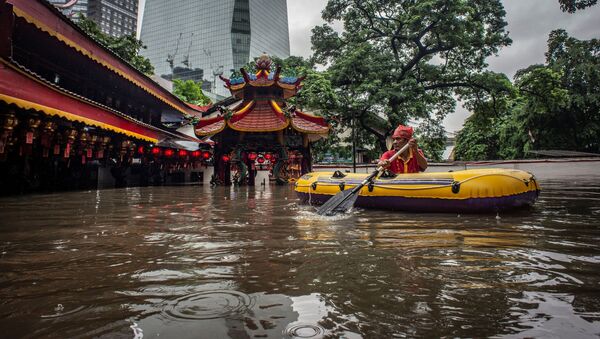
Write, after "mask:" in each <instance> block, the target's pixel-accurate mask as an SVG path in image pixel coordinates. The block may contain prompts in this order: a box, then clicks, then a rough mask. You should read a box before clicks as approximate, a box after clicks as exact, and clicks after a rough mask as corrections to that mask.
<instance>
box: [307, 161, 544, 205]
mask: <svg viewBox="0 0 600 339" xmlns="http://www.w3.org/2000/svg"><path fill="white" fill-rule="evenodd" d="M368 175H369V174H367V173H364V174H358V173H347V174H343V173H341V172H339V171H336V172H311V173H308V174H305V175H303V176H302V177H301V178H300V179H298V181H297V182H296V184H295V185H296V188H295V189H296V192H297V193H298V195H299V197H300V199H301V200H302V201H303V202H304V203H309V204H314V205H320V204H323V203H324V202H326V201H327V200H328V199H329V198H331V197H332V196H334V195H335V194H337V193H339V192H340V191H342V190H345V189H349V188H352V187H354V186H356V185H358V184H360V183H361V182H362V181H363V180H364V179H365V178H366V177H367V176H368ZM539 192H540V186H539V184H538V183H537V181H536V180H535V177H534V176H533V174H531V173H529V172H525V171H521V170H512V169H501V168H485V169H474V170H464V171H455V172H431V173H427V172H425V173H414V174H398V175H391V176H380V177H379V178H376V179H375V180H374V181H373V182H372V183H371V184H369V185H365V187H363V188H362V189H361V190H360V194H359V196H358V199H357V200H356V203H355V204H354V205H355V206H357V207H364V208H377V209H391V210H398V211H415V212H456V213H478V212H497V211H503V210H508V209H514V208H519V207H523V206H529V205H533V203H534V202H535V201H536V199H537V197H538V195H539Z"/></svg>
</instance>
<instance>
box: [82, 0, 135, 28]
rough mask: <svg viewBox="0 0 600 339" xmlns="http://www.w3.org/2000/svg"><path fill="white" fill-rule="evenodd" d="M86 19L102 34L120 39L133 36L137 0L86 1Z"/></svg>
mask: <svg viewBox="0 0 600 339" xmlns="http://www.w3.org/2000/svg"><path fill="white" fill-rule="evenodd" d="M88 3H89V5H88V17H89V18H90V19H92V20H94V22H96V23H97V24H98V26H99V27H100V29H101V30H102V32H104V33H106V34H108V35H112V36H114V37H120V36H123V35H131V34H133V35H135V33H136V29H137V13H138V0H88Z"/></svg>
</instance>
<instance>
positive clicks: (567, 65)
mask: <svg viewBox="0 0 600 339" xmlns="http://www.w3.org/2000/svg"><path fill="white" fill-rule="evenodd" d="M498 83H500V82H498ZM465 98H466V100H470V101H469V105H470V106H469V107H470V108H471V109H472V110H473V116H472V117H471V118H469V119H468V120H467V122H466V123H465V128H464V129H463V130H462V131H461V132H460V133H459V135H458V137H457V145H456V148H455V155H456V158H457V159H462V160H482V159H498V158H500V159H515V158H523V157H528V156H531V155H530V154H529V153H528V152H529V151H531V150H548V149H559V150H573V151H583V152H592V153H600V144H599V140H600V42H599V41H598V40H597V39H592V40H587V41H581V40H577V39H575V38H572V37H569V36H568V35H567V33H566V32H565V31H563V30H556V31H553V32H551V33H550V37H549V39H548V51H547V53H546V64H545V65H532V66H529V67H527V68H525V69H522V70H519V71H518V72H517V73H516V75H515V84H514V87H513V88H512V89H510V88H507V90H506V91H498V92H497V93H495V95H494V96H483V97H478V96H477V93H476V92H472V93H466V94H465Z"/></svg>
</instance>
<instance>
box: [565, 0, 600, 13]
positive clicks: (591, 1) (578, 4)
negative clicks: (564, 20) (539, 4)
mask: <svg viewBox="0 0 600 339" xmlns="http://www.w3.org/2000/svg"><path fill="white" fill-rule="evenodd" d="M558 2H559V3H560V9H562V11H563V12H569V13H575V11H577V10H578V9H584V8H587V7H591V6H594V5H595V4H596V3H598V0H558Z"/></svg>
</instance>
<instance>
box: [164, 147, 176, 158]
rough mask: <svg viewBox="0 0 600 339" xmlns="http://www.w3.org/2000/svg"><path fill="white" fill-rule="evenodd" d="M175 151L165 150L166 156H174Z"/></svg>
mask: <svg viewBox="0 0 600 339" xmlns="http://www.w3.org/2000/svg"><path fill="white" fill-rule="evenodd" d="M174 153H175V152H174V151H173V150H172V149H166V150H165V157H172V156H173V154H174Z"/></svg>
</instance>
